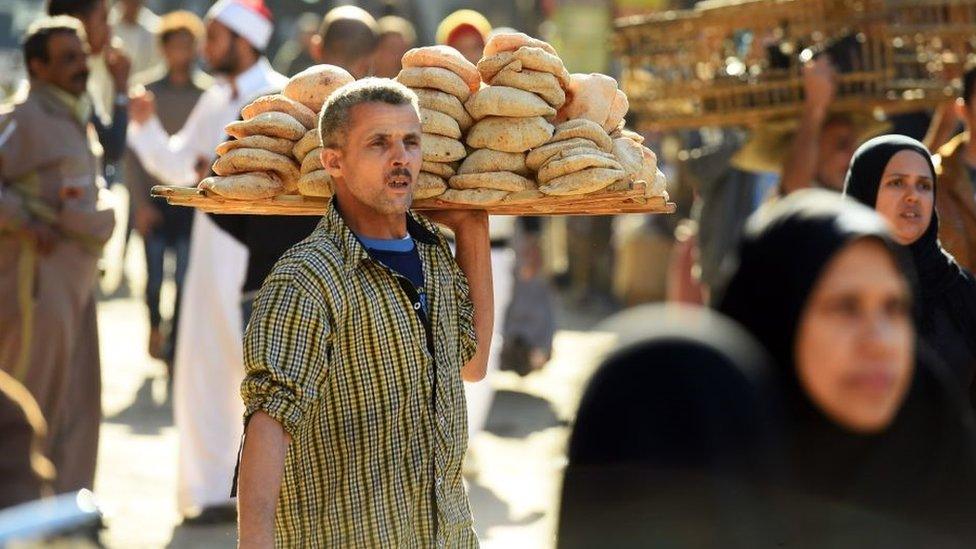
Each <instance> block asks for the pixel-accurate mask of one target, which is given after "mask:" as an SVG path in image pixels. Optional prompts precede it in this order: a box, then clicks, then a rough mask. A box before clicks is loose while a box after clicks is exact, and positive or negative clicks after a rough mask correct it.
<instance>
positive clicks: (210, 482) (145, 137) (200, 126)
mask: <svg viewBox="0 0 976 549" xmlns="http://www.w3.org/2000/svg"><path fill="white" fill-rule="evenodd" d="M286 82H287V79H286V78H285V77H284V76H282V75H280V74H278V73H277V72H275V71H274V70H273V69H272V68H271V65H270V63H268V61H267V60H266V59H263V58H262V59H261V60H260V61H259V62H258V63H257V64H256V65H254V66H253V67H251V68H250V69H248V70H247V71H245V72H244V73H242V74H241V75H239V76H238V77H237V79H236V80H235V82H234V84H235V88H236V89H237V91H238V93H237V96H236V97H233V96H232V95H231V87H230V85H229V83H228V82H223V83H222V84H217V85H215V86H213V87H211V88H210V89H208V90H207V92H205V93H204V94H203V95H202V96H201V97H200V100H199V101H198V102H197V105H196V106H195V107H194V108H193V111H192V112H191V113H190V116H189V117H188V118H187V121H186V124H185V125H184V126H183V129H181V130H180V131H179V133H177V134H176V135H173V136H168V135H166V134H165V131H164V130H162V125H161V124H160V123H159V121H158V120H157V119H153V120H151V121H150V122H149V123H147V124H144V125H142V126H130V128H129V145H130V146H131V148H132V149H133V150H134V151H135V152H136V154H137V155H138V156H139V159H140V160H141V161H142V163H143V165H144V166H145V167H146V169H147V171H149V172H150V173H151V174H153V175H155V176H156V177H157V178H159V179H160V180H161V181H164V182H166V183H168V184H172V185H194V184H196V182H197V174H196V165H197V163H198V162H199V160H200V158H201V157H203V158H206V159H210V158H212V156H213V154H214V153H213V150H214V148H215V147H216V146H217V145H218V144H220V142H221V141H223V139H224V130H223V128H224V126H226V125H227V124H229V123H230V122H233V121H235V120H237V119H238V118H239V116H240V109H241V107H243V106H244V105H245V104H247V103H248V102H250V101H251V100H252V99H254V97H256V96H258V95H262V94H266V93H272V92H274V91H277V90H280V89H281V88H282V87H284V85H285V83H286ZM246 269H247V249H246V248H245V247H244V246H243V245H241V244H240V243H239V242H237V241H236V240H234V238H233V237H231V236H230V235H228V234H227V233H225V232H224V231H222V230H221V229H220V228H218V227H217V225H216V224H215V223H214V222H213V221H211V220H210V219H209V218H208V217H207V215H206V214H202V213H200V212H197V213H196V216H195V218H194V225H193V232H192V234H191V236H190V260H189V266H188V268H187V273H186V278H185V279H184V281H183V298H182V304H181V307H182V310H181V311H180V322H179V326H177V330H178V331H177V343H176V355H175V358H174V367H173V370H174V377H175V379H174V382H173V413H174V419H175V421H176V428H177V433H178V438H179V444H180V451H179V474H178V481H177V482H178V487H177V503H178V506H179V510H180V511H181V512H182V513H184V514H192V513H194V512H196V511H197V510H199V509H200V508H202V507H207V506H212V505H222V504H226V503H229V502H231V498H230V490H231V480H232V479H233V475H234V467H235V465H236V463H237V449H238V446H239V444H240V439H241V433H242V429H243V423H242V422H243V416H244V408H243V404H242V401H241V395H240V386H241V380H242V379H243V377H244V359H243V356H242V353H243V351H242V347H243V343H242V339H243V337H242V329H243V328H242V325H241V324H242V321H241V286H242V285H243V283H244V276H245V271H246Z"/></svg>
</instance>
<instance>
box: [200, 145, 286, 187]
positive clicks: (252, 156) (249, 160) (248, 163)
mask: <svg viewBox="0 0 976 549" xmlns="http://www.w3.org/2000/svg"><path fill="white" fill-rule="evenodd" d="M213 171H214V173H216V174H217V175H237V174H242V173H248V172H275V173H276V174H278V178H279V179H280V180H281V182H282V183H283V184H284V185H285V190H286V191H290V190H291V189H292V188H293V186H294V182H295V181H297V180H298V176H299V171H298V165H297V164H295V161H294V160H292V159H291V158H289V157H287V156H285V155H283V154H278V153H273V152H271V151H266V150H263V149H234V150H232V151H229V152H228V153H227V154H225V155H223V156H221V157H220V158H218V159H217V161H216V162H214V164H213Z"/></svg>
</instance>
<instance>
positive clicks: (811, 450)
mask: <svg viewBox="0 0 976 549" xmlns="http://www.w3.org/2000/svg"><path fill="white" fill-rule="evenodd" d="M47 10H48V14H49V16H50V17H48V18H45V19H43V20H40V21H38V22H37V23H36V24H35V25H33V26H32V27H31V29H30V30H29V31H28V33H27V35H26V36H25V37H24V41H23V43H24V56H25V62H26V65H27V67H28V69H29V87H27V88H25V93H24V94H23V95H22V96H21V97H19V98H17V102H16V104H15V105H13V106H11V107H9V108H5V110H3V111H0V365H2V370H3V371H2V372H0V389H2V391H3V395H4V398H3V400H2V401H0V414H4V415H3V417H2V421H3V425H4V427H3V428H4V431H3V432H4V437H3V443H2V444H3V447H4V448H5V450H4V452H2V453H3V456H4V459H3V461H2V463H0V478H3V479H5V480H6V479H10V482H9V483H7V482H5V483H4V486H5V488H3V489H0V506H7V505H13V504H16V503H20V502H24V501H29V500H32V499H36V498H38V497H40V496H42V495H44V494H48V493H51V492H52V491H53V492H56V493H64V492H70V491H75V490H80V489H85V488H87V489H91V488H92V487H93V482H94V475H95V467H96V463H97V447H98V429H99V423H100V422H101V387H100V362H99V354H98V338H99V335H98V331H97V322H96V304H97V299H98V294H97V291H96V287H97V279H98V277H99V264H98V258H99V256H100V255H101V253H102V250H103V248H104V246H105V244H106V242H108V240H109V238H110V236H111V235H112V233H113V230H114V226H115V224H120V225H122V224H124V225H126V229H125V230H124V234H125V235H126V237H127V236H128V234H129V233H130V232H131V230H134V231H136V233H138V235H139V236H140V237H141V241H142V243H143V245H144V251H145V258H146V272H147V281H146V290H145V302H146V307H147V311H148V317H149V323H148V324H149V328H150V331H149V334H148V336H147V349H148V353H149V355H150V356H152V357H153V358H156V359H159V360H161V361H163V362H164V363H165V364H166V366H167V370H168V374H169V378H170V379H171V380H172V385H173V406H174V413H175V421H176V425H177V428H178V433H179V442H180V454H179V486H178V488H177V490H178V504H179V507H180V512H181V513H182V514H183V515H184V516H185V517H186V520H187V521H188V522H191V523H193V522H196V523H211V522H226V521H233V520H236V509H235V504H234V501H233V499H232V498H231V497H230V487H231V484H232V479H233V477H234V472H235V467H236V465H237V463H238V450H239V447H240V441H241V438H242V429H243V427H242V424H241V418H242V417H243V415H244V408H243V404H242V401H241V397H240V385H241V382H242V380H243V376H244V371H243V361H244V359H243V356H242V334H243V331H244V327H245V326H246V325H247V323H248V321H249V319H250V316H251V314H252V308H253V304H254V299H255V296H256V295H257V293H258V290H259V289H260V288H261V286H262V284H263V282H264V280H265V279H266V277H267V276H268V274H269V273H270V272H271V269H272V267H273V266H274V265H275V263H276V262H277V261H278V259H279V258H280V257H281V256H282V254H284V253H285V251H287V250H288V249H289V248H290V247H292V246H293V245H294V244H296V243H298V242H299V241H301V240H303V239H304V238H306V237H307V236H308V235H309V234H310V233H311V232H312V230H313V229H314V228H315V227H316V225H317V224H318V223H319V218H318V217H286V216H281V217H279V216H248V215H225V216H217V215H208V214H204V213H201V212H199V211H194V210H192V209H189V208H181V207H173V206H168V205H166V204H165V203H163V202H161V201H158V200H154V199H151V198H150V196H149V189H150V188H151V187H152V186H153V185H157V184H167V185H182V186H192V185H195V184H196V183H197V182H198V181H199V180H200V179H201V178H202V177H204V176H206V175H207V174H208V173H209V171H210V164H211V161H212V159H213V150H214V147H215V146H216V145H217V144H219V143H220V142H221V141H223V140H224V138H225V135H224V131H223V128H224V127H225V126H226V125H227V124H228V123H230V122H233V121H235V120H237V119H238V118H239V117H240V109H241V107H242V106H243V105H246V104H247V103H249V102H250V101H251V100H253V99H254V98H256V97H258V96H260V95H265V94H268V93H276V92H278V91H280V90H281V88H282V87H283V86H284V84H285V82H286V81H287V78H288V77H289V76H293V75H295V74H297V73H299V72H301V71H303V70H305V69H306V68H308V67H310V66H312V65H315V64H322V63H326V64H331V65H336V66H339V67H342V68H344V69H346V70H347V71H349V73H350V74H352V75H353V76H354V77H356V78H357V79H359V78H363V77H366V76H371V75H372V76H379V77H385V78H392V77H394V76H396V74H397V73H398V72H399V71H400V68H401V67H400V59H401V57H402V56H403V54H404V53H405V52H406V51H407V50H408V49H410V48H412V47H414V46H417V45H418V35H417V32H416V30H415V29H414V26H413V25H412V24H411V22H410V21H408V20H407V19H405V18H402V17H399V16H396V15H385V16H383V17H379V18H374V16H373V15H371V14H369V13H368V12H366V11H364V10H362V9H360V8H356V7H353V6H343V7H339V8H335V9H333V10H330V11H329V12H327V13H324V14H317V13H309V14H305V15H304V16H302V17H301V18H299V19H298V21H297V23H296V33H295V36H294V37H293V39H292V40H290V41H288V42H287V43H286V44H285V45H283V46H282V47H281V48H279V49H278V51H277V54H276V55H275V56H274V58H273V60H271V59H269V58H268V56H267V53H268V52H267V47H268V44H269V41H270V39H271V35H272V33H273V30H274V26H273V14H272V13H271V12H272V10H271V9H269V6H268V5H266V4H265V3H263V2H260V1H257V0H220V1H219V2H216V3H215V4H214V5H213V6H212V7H211V8H210V9H209V11H208V12H207V14H206V15H205V17H204V18H200V17H199V16H198V15H196V14H194V13H192V12H190V11H176V12H171V13H166V14H161V15H157V14H154V13H152V12H151V11H150V10H148V9H147V8H146V7H145V6H144V5H143V3H142V2H141V1H139V0H119V1H118V2H115V3H114V4H113V5H110V4H109V1H108V0H49V1H48V3H47ZM497 30H498V29H494V32H497ZM529 30H531V29H529ZM492 32H493V28H492V25H491V23H490V22H489V21H488V20H487V19H486V18H485V17H483V16H482V15H481V14H479V13H477V12H474V11H471V10H460V11H458V12H455V13H453V14H451V15H449V16H448V17H446V18H445V19H444V20H443V21H442V23H441V25H440V26H439V27H438V29H437V32H436V41H437V42H438V43H440V44H446V45H450V46H453V47H455V48H456V49H457V50H458V51H460V52H461V53H462V54H463V55H464V56H465V57H466V58H468V59H469V60H470V61H472V62H473V63H476V62H477V61H478V60H479V59H480V58H481V55H482V50H483V48H484V45H485V42H486V40H488V38H489V36H490V35H491V33H492ZM803 80H804V91H805V94H804V96H805V102H804V105H803V108H802V111H801V113H800V115H799V117H798V119H783V120H773V121H769V123H768V124H766V125H764V126H763V127H759V128H754V129H753V130H752V131H750V132H740V131H730V130H715V129H703V130H702V131H699V132H687V133H686V134H684V135H682V136H679V137H680V139H678V140H677V141H678V144H677V146H671V147H669V148H670V149H673V150H671V151H670V153H668V152H667V151H662V154H661V155H660V156H661V157H662V159H664V161H665V163H666V164H667V165H666V171H667V172H668V173H669V175H671V178H672V180H673V181H674V182H676V186H675V187H674V188H673V190H672V197H674V198H676V199H677V201H678V203H679V206H681V211H682V214H683V215H681V216H675V217H674V218H673V219H668V218H664V217H632V218H629V219H619V220H612V219H610V218H592V219H591V218H576V219H571V220H569V221H566V222H565V223H563V224H561V225H560V224H559V223H562V222H561V221H560V222H553V223H552V224H547V223H544V222H542V221H540V220H538V219H533V218H522V219H519V220H517V221H513V220H502V219H495V218H492V222H491V223H492V224H491V227H490V230H491V234H490V238H491V247H492V250H491V263H492V270H493V276H494V292H495V299H494V303H495V318H496V319H499V320H498V321H496V323H495V337H494V338H493V340H494V343H493V348H492V354H491V360H490V362H489V371H492V370H497V369H510V370H514V371H516V372H518V373H519V374H521V375H526V374H528V373H530V372H531V371H533V370H536V369H538V368H541V367H542V366H543V365H544V364H545V363H546V361H547V360H548V359H549V357H550V355H551V352H552V341H553V333H554V330H555V325H556V319H555V313H554V304H553V295H552V293H551V292H552V290H551V287H550V280H549V274H550V272H551V271H552V265H551V263H552V256H554V255H555V256H558V255H560V254H564V255H566V256H567V258H568V263H569V266H568V268H567V269H566V273H565V278H566V279H567V280H566V285H567V289H568V292H567V297H568V298H569V299H570V300H571V301H572V302H573V303H574V304H575V305H579V306H584V307H585V306H593V302H594V301H596V302H599V304H598V306H597V308H600V309H601V311H605V310H610V309H612V308H614V307H616V306H619V305H635V304H638V303H642V302H650V301H671V302H681V303H686V304H692V305H698V306H705V305H711V306H712V307H713V308H714V309H715V310H716V312H706V311H704V310H698V309H680V310H679V309H673V310H671V312H660V311H644V312H643V313H641V314H643V315H644V316H640V315H638V314H637V313H630V314H632V315H637V316H631V317H628V319H627V320H626V321H625V322H621V323H618V324H617V328H615V329H618V328H619V327H620V326H623V325H626V326H630V327H629V328H619V330H622V331H625V332H627V337H626V338H625V339H627V340H628V341H630V344H629V345H628V346H625V347H624V348H623V349H621V350H620V351H619V352H618V353H617V354H615V355H614V356H613V357H611V358H610V359H608V360H607V362H606V363H605V364H604V365H603V367H602V368H601V369H600V370H599V371H598V372H597V374H596V375H595V376H594V378H593V379H592V381H591V382H590V384H589V388H588V389H587V392H586V394H585V395H584V398H583V400H582V404H581V407H580V411H579V416H578V419H577V422H576V425H575V427H574V433H573V437H572V440H571V443H570V447H569V467H568V468H567V471H566V477H565V479H566V484H565V486H564V490H563V496H562V507H561V518H560V533H559V543H560V545H561V546H566V547H572V546H580V547H590V546H593V545H594V544H597V543H603V544H606V543H608V542H610V543H611V545H615V546H616V545H617V544H614V543H613V542H612V540H617V541H618V542H619V545H620V546H627V545H634V544H638V545H639V544H642V543H650V542H652V541H653V540H655V539H662V538H664V539H680V540H683V541H685V542H687V543H689V544H692V545H708V546H712V545H721V546H727V545H734V546H740V545H741V546H757V545H758V546H762V545H766V544H767V543H770V544H771V543H778V542H780V541H782V540H784V539H787V540H794V542H796V543H799V544H801V545H802V544H803V543H809V542H810V540H817V541H819V542H820V543H810V545H813V546H818V545H824V544H826V545H833V544H837V543H839V544H844V543H849V544H853V543H855V542H857V541H861V540H864V539H871V540H875V539H878V538H875V537H872V536H884V537H883V538H882V539H885V540H890V544H891V545H903V544H905V542H906V540H907V541H908V542H910V544H911V543H922V542H932V541H933V540H934V541H937V542H940V543H954V542H959V543H960V545H961V546H965V543H966V542H967V541H970V542H971V541H972V540H973V539H976V532H974V531H973V528H972V525H971V524H970V522H971V521H969V520H967V517H968V516H969V515H970V514H971V513H972V511H973V510H974V509H973V508H974V506H976V499H974V498H976V430H974V429H976V426H974V425H973V403H974V402H976V384H974V374H976V282H974V279H973V275H972V274H971V270H972V269H973V268H974V267H976V141H974V140H971V139H970V137H969V133H968V132H967V131H963V132H960V131H959V130H960V126H962V129H965V130H968V129H970V128H972V127H973V126H974V125H976V69H974V70H970V71H969V72H966V73H965V74H964V75H961V78H960V80H961V82H962V86H961V87H962V95H961V96H960V97H959V98H958V99H957V100H954V101H952V102H951V103H946V104H945V105H943V106H941V107H940V108H939V109H938V110H937V111H936V112H935V113H934V116H933V117H932V123H931V126H930V127H929V128H928V129H927V131H924V132H921V133H923V135H916V137H918V138H919V139H920V141H916V140H915V139H912V138H911V137H908V136H897V135H893V134H889V132H891V131H892V124H891V123H890V122H879V121H878V120H876V119H875V118H873V117H872V116H870V115H871V113H863V116H862V114H861V113H853V114H852V113H837V112H833V111H832V110H831V103H832V101H833V98H834V96H835V94H836V69H835V68H834V66H833V65H832V63H831V60H830V58H829V57H828V56H821V57H818V58H816V59H813V60H811V61H810V62H809V63H808V64H807V66H806V67H805V68H804V74H803ZM894 129H896V130H897V129H900V128H898V127H897V125H896V126H895V128H894ZM923 129H924V128H923ZM907 133H913V132H907ZM914 133H920V132H918V131H915V132H914ZM648 141H649V142H651V143H654V144H655V146H658V147H665V146H666V145H668V144H669V143H671V144H673V143H674V139H672V138H670V137H667V136H661V135H648ZM106 184H108V185H112V184H119V185H123V186H124V187H125V188H126V189H127V191H128V196H129V198H130V203H129V205H128V208H127V209H126V210H127V211H128V215H126V216H123V217H121V218H117V216H116V214H115V213H114V212H113V210H112V209H111V208H110V207H108V206H106V205H105V204H104V203H103V201H101V200H99V193H100V191H103V189H104V188H105V186H106ZM811 187H813V188H817V189H815V190H812V189H810V188H811ZM691 204H694V206H693V208H692V207H690V205H691ZM554 235H556V236H555V237H554ZM558 235H561V239H560V238H558ZM553 241H556V242H559V241H563V244H562V248H564V249H563V250H560V251H558V252H556V253H554V252H553V251H552V250H551V249H550V248H551V247H552V242H553ZM167 258H171V261H172V263H173V265H174V267H173V268H172V269H167V268H166V265H167ZM547 262H548V263H549V264H548V265H547ZM170 272H172V277H173V282H174V285H175V288H176V297H175V303H174V306H173V308H172V310H173V314H172V317H171V318H169V319H165V318H164V317H163V314H162V311H163V310H165V309H166V307H163V306H161V296H162V293H163V292H162V288H163V285H164V280H165V279H166V277H167V275H168V274H169V273H170ZM604 304H606V307H603V305H604ZM675 311H678V312H675ZM502 319H504V321H502ZM634 326H637V327H640V328H649V327H652V326H654V327H658V328H660V330H661V332H662V333H660V334H657V335H654V334H651V333H650V330H648V333H635V332H634V328H633V327H634ZM628 338H629V339H628ZM638 340H639V341H638ZM25 387H26V390H25V389H24V388H25ZM465 389H466V392H467V403H468V422H469V433H471V434H474V433H476V432H477V431H478V430H479V429H481V428H482V427H483V425H484V423H485V421H486V418H487V413H488V408H489V406H490V404H491V388H490V385H489V384H487V383H481V384H473V385H468V386H466V388H465ZM203 403H206V405H205V406H204V405H203ZM8 432H9V433H10V436H7V433H8ZM7 448H9V449H10V450H9V451H7V450H6V449H7ZM691 487H694V488H691ZM770 516H776V517H777V518H778V519H782V520H768V519H769V517H770ZM475 520H477V517H475ZM859 525H865V530H859V528H858V526H859ZM866 532H867V533H866ZM609 534H612V535H609ZM608 536H609V537H608ZM866 536H867V537H866ZM796 540H803V541H802V542H801V541H796Z"/></svg>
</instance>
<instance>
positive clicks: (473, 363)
mask: <svg viewBox="0 0 976 549" xmlns="http://www.w3.org/2000/svg"><path fill="white" fill-rule="evenodd" d="M427 215H428V217H429V218H430V219H431V220H432V221H434V222H436V223H440V224H442V225H444V226H446V227H448V228H449V229H451V230H452V231H453V232H454V239H455V243H456V245H457V255H456V260H457V264H458V266H459V267H461V271H462V272H464V276H465V277H466V278H467V279H468V287H469V295H470V298H471V303H472V304H473V305H474V330H475V335H476V338H477V342H478V349H477V351H476V352H475V354H474V357H473V358H472V359H471V360H469V361H468V362H467V363H466V364H465V365H464V367H463V368H462V369H461V378H462V379H464V380H465V381H480V380H482V379H484V377H485V372H486V371H487V369H488V355H489V353H490V351H491V334H492V330H493V328H494V322H495V305H494V302H495V298H494V293H493V290H492V279H491V242H490V240H489V238H488V214H487V213H486V212H484V211H481V210H470V211H461V210H443V211H437V212H427Z"/></svg>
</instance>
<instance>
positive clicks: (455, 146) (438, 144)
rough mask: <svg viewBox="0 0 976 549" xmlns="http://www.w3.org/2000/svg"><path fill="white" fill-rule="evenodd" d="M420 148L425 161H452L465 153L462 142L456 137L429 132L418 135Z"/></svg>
mask: <svg viewBox="0 0 976 549" xmlns="http://www.w3.org/2000/svg"><path fill="white" fill-rule="evenodd" d="M420 148H421V150H422V152H423V155H424V157H423V158H424V160H425V161H427V162H454V161H455V160H461V159H462V158H464V155H465V154H466V153H467V151H465V150H464V143H461V142H460V141H458V140H457V139H451V138H450V137H444V136H443V135H434V134H429V133H425V134H422V135H421V136H420Z"/></svg>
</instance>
